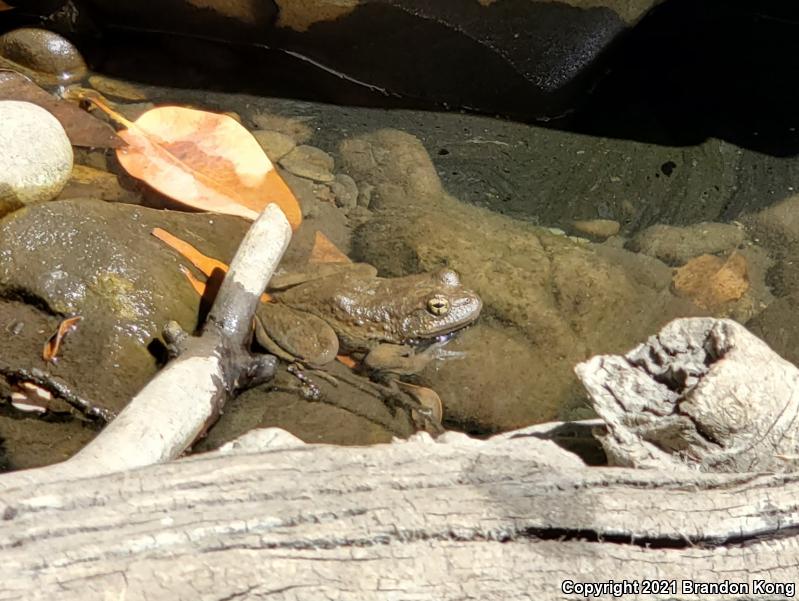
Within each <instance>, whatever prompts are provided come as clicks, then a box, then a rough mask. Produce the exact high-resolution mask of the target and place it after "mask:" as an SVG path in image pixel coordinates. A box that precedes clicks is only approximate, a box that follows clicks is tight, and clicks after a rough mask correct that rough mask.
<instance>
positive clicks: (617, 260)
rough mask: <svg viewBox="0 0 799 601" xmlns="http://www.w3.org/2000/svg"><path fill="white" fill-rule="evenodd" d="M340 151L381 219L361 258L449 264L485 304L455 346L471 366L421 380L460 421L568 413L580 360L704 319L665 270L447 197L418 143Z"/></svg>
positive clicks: (421, 266)
mask: <svg viewBox="0 0 799 601" xmlns="http://www.w3.org/2000/svg"><path fill="white" fill-rule="evenodd" d="M340 154H341V156H340V161H339V164H340V165H342V168H343V170H345V171H346V172H348V173H349V174H350V175H351V176H352V177H353V178H354V179H355V180H356V182H357V183H358V185H359V186H361V185H363V184H368V185H371V186H373V187H374V191H373V194H372V205H371V206H372V207H373V208H376V209H377V211H376V216H375V217H374V218H373V219H372V220H371V221H369V222H368V223H366V224H365V225H363V226H362V227H361V228H360V229H359V230H358V232H357V234H356V240H355V251H356V254H358V255H359V256H358V257H357V258H359V259H363V260H366V261H368V262H370V263H373V264H374V265H376V266H377V267H378V268H379V269H381V270H382V271H383V272H384V273H387V274H389V275H400V274H403V273H408V272H414V271H424V270H429V269H435V268H437V267H440V266H442V265H447V266H449V267H451V268H453V269H455V270H457V271H458V272H459V273H460V274H461V276H462V279H463V281H464V284H465V285H467V286H468V287H470V288H472V289H474V290H476V291H477V292H478V294H480V296H481V297H482V299H483V302H484V311H483V315H484V317H483V322H484V325H482V326H481V325H478V326H477V327H476V328H475V331H474V332H472V331H469V332H467V333H466V334H464V336H463V338H462V340H459V341H456V342H455V343H453V344H452V345H451V346H450V349H453V350H461V351H465V352H466V357H465V358H464V359H463V360H460V361H458V360H451V361H444V362H440V363H438V364H436V365H435V366H434V367H432V368H430V369H428V370H427V371H426V372H425V373H424V374H423V377H424V378H426V379H427V383H429V385H430V386H432V387H433V388H434V389H435V390H436V391H437V392H439V394H440V396H441V398H442V400H443V402H444V406H445V414H446V416H447V417H448V419H449V420H450V421H451V422H457V423H461V424H467V425H468V426H469V427H470V428H471V429H473V430H476V431H493V430H499V429H509V428H515V427H520V426H523V425H526V424H529V423H532V422H536V421H545V420H548V419H554V418H557V417H559V416H562V415H566V414H569V412H570V411H571V410H572V409H573V408H574V404H575V401H576V400H577V399H579V398H580V397H581V392H580V388H579V387H578V385H577V381H576V379H575V377H574V375H573V373H572V368H573V366H574V364H575V363H577V362H578V361H580V360H583V359H584V358H585V357H587V356H589V355H591V354H595V353H607V352H619V351H624V350H626V349H627V348H629V347H630V346H632V345H634V344H635V342H636V341H638V340H640V339H641V338H645V337H646V336H647V335H649V334H650V333H651V332H652V331H656V330H657V329H658V328H659V327H660V326H662V325H663V324H665V323H666V322H667V321H669V320H670V319H672V318H674V317H677V316H679V315H687V314H688V315H690V314H695V313H696V312H697V309H696V308H695V307H693V306H692V305H691V304H690V303H688V302H687V301H685V300H681V299H678V298H675V297H674V296H673V295H672V294H671V293H670V291H669V283H670V276H671V274H670V270H669V269H668V268H667V267H666V266H665V265H663V264H662V263H660V262H659V261H656V260H654V259H652V258H650V257H642V256H640V255H636V254H634V253H630V252H628V251H624V250H622V249H615V248H605V247H602V246H599V245H593V244H588V243H576V242H574V241H572V240H571V239H569V238H567V237H565V236H562V235H561V236H558V235H554V234H552V233H551V232H549V231H547V230H545V229H543V228H538V227H535V226H532V225H530V224H527V223H523V222H519V221H514V220H511V219H509V218H507V217H504V216H501V215H497V214H494V213H491V212H489V211H486V210H483V209H480V208H478V207H473V206H468V205H464V204H463V203H460V202H458V201H457V200H456V199H454V198H452V197H450V196H448V195H447V194H446V193H444V192H443V190H442V188H441V184H440V181H439V180H438V177H437V175H436V173H435V169H434V168H433V166H432V164H431V162H430V158H429V156H428V155H427V153H426V152H425V150H424V148H423V147H422V145H421V143H420V142H419V141H418V140H417V139H416V138H414V137H413V136H410V135H408V134H405V133H402V132H398V131H389V130H383V131H379V132H375V133H373V134H367V135H364V136H360V137H358V138H354V139H349V140H346V141H344V142H343V143H342V144H341V146H340ZM653 262H654V263H656V264H657V265H658V266H659V268H658V269H652V263H653ZM486 323H487V324H490V328H488V330H486V331H485V332H484V333H483V334H478V330H479V329H480V328H481V327H483V328H485V324H486Z"/></svg>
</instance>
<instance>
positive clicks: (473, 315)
mask: <svg viewBox="0 0 799 601" xmlns="http://www.w3.org/2000/svg"><path fill="white" fill-rule="evenodd" d="M410 277H412V278H417V279H418V281H417V282H416V284H415V285H414V294H413V295H411V296H409V297H407V299H408V301H409V305H410V306H406V311H405V314H404V316H403V319H402V323H401V328H400V329H401V335H402V336H403V337H404V338H405V340H408V341H413V340H417V341H423V340H430V339H433V338H438V337H442V336H446V335H448V334H452V333H453V332H456V331H457V330H460V329H461V328H463V327H465V326H468V325H469V324H471V323H472V322H473V321H474V320H475V319H477V316H478V315H480V310H481V309H482V307H483V302H482V301H481V300H480V297H479V296H477V294H476V293H475V292H473V291H472V290H469V289H468V288H464V287H463V285H462V284H461V280H460V277H458V274H457V273H455V272H454V271H452V270H451V269H440V270H438V271H434V272H430V273H426V274H419V275H416V276H410Z"/></svg>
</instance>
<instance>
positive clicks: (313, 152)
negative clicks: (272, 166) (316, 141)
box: [280, 144, 335, 183]
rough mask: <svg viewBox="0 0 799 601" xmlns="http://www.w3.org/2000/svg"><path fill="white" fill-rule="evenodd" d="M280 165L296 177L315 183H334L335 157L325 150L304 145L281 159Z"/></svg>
mask: <svg viewBox="0 0 799 601" xmlns="http://www.w3.org/2000/svg"><path fill="white" fill-rule="evenodd" d="M280 165H281V166H282V167H283V168H284V169H286V170H287V171H290V172H291V173H293V174H294V175H299V176H300V177H304V178H306V179H311V180H313V181H315V182H324V183H327V182H332V181H333V180H334V179H335V177H334V176H333V166H334V161H333V157H332V156H330V155H329V154H327V153H326V152H325V151H324V150H322V149H320V148H316V147H314V146H307V145H305V144H302V145H300V146H297V147H296V148H295V149H294V150H292V151H291V152H290V153H288V154H287V155H286V156H284V157H283V158H282V159H280Z"/></svg>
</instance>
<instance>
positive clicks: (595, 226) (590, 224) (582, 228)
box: [572, 219, 621, 240]
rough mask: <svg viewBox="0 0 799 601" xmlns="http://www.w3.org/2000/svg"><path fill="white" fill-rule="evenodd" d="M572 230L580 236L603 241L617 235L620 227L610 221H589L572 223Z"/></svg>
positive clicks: (617, 223)
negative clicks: (584, 235)
mask: <svg viewBox="0 0 799 601" xmlns="http://www.w3.org/2000/svg"><path fill="white" fill-rule="evenodd" d="M572 225H573V226H574V229H576V230H577V231H578V232H580V233H582V234H586V235H588V236H591V237H592V238H598V239H600V240H605V239H607V238H610V237H611V236H615V235H616V234H618V233H619V230H620V229H621V225H620V224H619V222H618V221H613V220H612V219H590V220H586V221H575V222H574V223H572Z"/></svg>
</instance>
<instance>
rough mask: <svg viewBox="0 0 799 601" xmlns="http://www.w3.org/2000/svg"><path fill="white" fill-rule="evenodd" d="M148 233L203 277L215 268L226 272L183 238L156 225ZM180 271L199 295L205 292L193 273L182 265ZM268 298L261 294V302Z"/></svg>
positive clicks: (203, 285)
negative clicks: (179, 255) (184, 259)
mask: <svg viewBox="0 0 799 601" xmlns="http://www.w3.org/2000/svg"><path fill="white" fill-rule="evenodd" d="M150 233H151V234H152V235H153V236H155V237H156V238H158V239H159V240H160V241H161V242H163V243H164V244H166V245H167V246H169V247H170V248H172V249H174V250H176V251H177V252H178V253H180V254H181V255H182V256H183V257H185V258H186V259H188V260H189V261H190V262H191V264H192V265H194V266H195V267H196V268H197V269H199V270H200V272H201V273H202V274H204V275H205V277H211V274H212V273H213V272H214V270H216V269H219V270H221V271H222V272H223V273H227V265H225V264H224V263H223V262H222V261H219V260H217V259H214V258H213V257H209V256H208V255H204V254H203V253H201V252H200V251H199V250H197V249H196V248H195V247H194V246H192V245H191V244H189V243H188V242H186V241H185V240H181V239H180V238H178V237H177V236H173V235H172V234H170V233H169V232H168V231H166V230H164V229H161V228H160V227H157V228H153V230H152V232H150ZM181 271H182V272H183V275H185V276H186V278H187V279H188V280H189V282H190V283H191V285H192V287H193V288H194V289H195V290H196V291H197V293H198V294H199V295H200V296H202V295H203V294H205V284H204V283H203V282H201V281H200V280H198V279H197V278H196V277H195V276H194V274H193V273H191V272H190V271H189V270H188V269H186V268H184V267H183V266H181ZM270 300H271V297H270V296H269V295H268V294H266V293H263V294H262V295H261V302H263V303H268V302H269V301H270Z"/></svg>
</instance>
